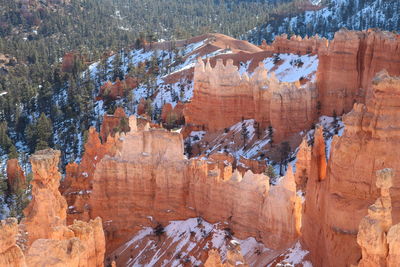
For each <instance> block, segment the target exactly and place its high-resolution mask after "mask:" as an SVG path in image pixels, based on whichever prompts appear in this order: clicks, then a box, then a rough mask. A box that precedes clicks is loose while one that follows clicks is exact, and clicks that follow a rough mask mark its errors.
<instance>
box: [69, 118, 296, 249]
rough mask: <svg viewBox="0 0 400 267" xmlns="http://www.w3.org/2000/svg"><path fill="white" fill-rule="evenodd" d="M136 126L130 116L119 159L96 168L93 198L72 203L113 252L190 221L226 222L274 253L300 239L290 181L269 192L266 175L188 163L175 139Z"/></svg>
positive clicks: (114, 157)
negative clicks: (159, 227)
mask: <svg viewBox="0 0 400 267" xmlns="http://www.w3.org/2000/svg"><path fill="white" fill-rule="evenodd" d="M135 125H136V119H135V117H131V118H130V129H131V131H130V132H128V133H126V134H121V135H120V136H119V137H118V140H116V142H117V145H116V147H118V149H117V150H116V152H115V153H114V154H113V155H105V156H104V157H103V158H102V160H101V161H100V162H98V163H97V165H96V168H95V170H94V173H93V176H92V178H91V181H92V182H91V183H92V187H91V190H90V192H89V194H88V195H89V197H88V198H87V199H84V200H83V201H77V202H76V203H71V205H74V206H75V207H76V208H77V209H80V208H81V207H85V206H86V207H87V209H88V210H89V217H90V218H94V217H96V216H99V217H101V218H103V220H104V222H105V232H106V237H107V247H108V249H109V251H111V250H113V249H115V248H116V247H117V246H119V245H121V244H122V243H124V242H125V241H127V239H128V238H129V237H130V236H132V235H133V234H134V233H135V232H137V231H138V230H139V229H140V227H139V225H149V224H150V222H151V221H157V222H160V223H161V224H163V223H167V222H169V221H172V220H182V219H187V218H193V217H202V218H204V219H205V220H207V221H209V222H211V223H215V222H220V221H226V222H228V223H229V227H231V228H232V230H233V231H234V232H235V235H236V236H238V237H239V238H245V237H249V236H254V237H256V238H257V239H258V240H260V241H263V242H264V243H265V244H266V245H267V246H268V247H271V248H283V247H285V246H286V245H287V243H290V242H293V241H294V240H295V238H296V237H297V235H298V231H299V226H298V225H299V220H300V217H299V216H300V206H299V205H298V203H299V201H300V200H299V198H298V197H297V195H296V190H295V182H294V176H293V175H289V176H288V177H287V178H285V179H284V180H283V181H282V183H281V184H280V185H278V186H275V187H273V188H271V189H270V187H269V179H268V177H266V176H264V175H262V174H253V173H252V172H251V171H247V172H246V173H245V174H244V175H241V174H240V173H239V172H238V171H234V172H233V173H232V166H222V165H218V164H212V163H208V162H207V161H204V160H199V159H192V160H187V159H185V158H184V156H183V140H182V136H181V135H180V134H178V133H172V132H168V131H165V130H162V129H151V128H148V127H147V128H144V129H143V130H138V129H137V127H135ZM116 137H117V136H116ZM133 148H134V149H133ZM84 157H85V156H84ZM210 161H212V160H211V159H210ZM82 171H83V169H82ZM67 175H70V174H67ZM71 179H74V178H73V177H72V176H71ZM255 203H258V204H255ZM78 206H79V207H78ZM277 207H278V208H277ZM149 216H150V217H149ZM78 218H79V216H78ZM149 218H151V220H149Z"/></svg>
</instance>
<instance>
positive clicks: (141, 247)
mask: <svg viewBox="0 0 400 267" xmlns="http://www.w3.org/2000/svg"><path fill="white" fill-rule="evenodd" d="M226 227H227V225H226V223H215V224H210V223H208V222H206V221H204V220H203V219H201V218H190V219H187V220H184V221H171V222H170V223H169V224H168V225H167V226H165V227H164V229H163V230H164V231H165V232H164V233H163V234H162V237H161V238H160V239H158V241H156V240H157V238H155V240H154V236H155V235H154V230H153V228H151V227H144V228H143V229H142V230H140V231H139V232H138V233H137V234H136V235H135V236H134V237H132V239H131V240H130V241H128V242H127V243H125V244H124V245H123V246H122V247H120V248H119V249H117V250H116V251H115V252H114V254H113V255H117V258H118V259H122V258H123V257H124V256H123V255H124V253H128V252H131V253H132V255H133V256H131V257H130V258H128V259H127V262H119V264H121V263H122V264H123V265H124V266H182V262H185V263H186V264H187V263H190V264H191V265H192V266H196V265H197V266H200V265H202V264H204V263H203V262H202V261H201V260H200V258H201V256H204V253H206V252H207V251H208V250H209V249H217V250H218V251H219V253H220V255H221V258H222V260H223V261H225V260H226V255H227V251H228V249H229V248H228V247H229V245H231V244H239V245H240V247H241V250H242V254H243V255H244V257H245V259H246V255H247V256H248V257H250V256H251V257H253V258H254V254H255V253H257V254H258V255H260V254H261V253H266V252H268V251H270V249H268V248H266V247H265V246H264V245H263V244H262V243H260V242H257V241H256V240H255V239H254V238H253V237H250V238H247V239H244V240H241V239H237V238H235V237H234V236H231V235H230V234H229V232H227V231H228V230H226Z"/></svg>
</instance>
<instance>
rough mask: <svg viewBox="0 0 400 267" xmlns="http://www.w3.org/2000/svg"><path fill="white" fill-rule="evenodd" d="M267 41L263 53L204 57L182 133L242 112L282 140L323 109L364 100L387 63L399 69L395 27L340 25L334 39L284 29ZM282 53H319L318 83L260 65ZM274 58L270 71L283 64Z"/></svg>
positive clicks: (218, 124) (226, 123)
mask: <svg viewBox="0 0 400 267" xmlns="http://www.w3.org/2000/svg"><path fill="white" fill-rule="evenodd" d="M262 48H263V49H264V50H265V51H264V52H256V53H254V54H244V53H242V54H232V55H225V56H223V57H219V58H217V59H215V58H213V59H211V60H210V62H207V63H206V64H204V62H201V61H199V62H198V64H197V65H196V66H195V68H194V95H193V98H192V100H191V102H190V103H189V104H187V105H186V106H185V109H184V116H185V121H186V127H187V128H186V131H185V132H184V133H187V132H190V131H191V130H199V129H203V130H206V131H208V132H216V131H218V130H222V129H224V128H226V127H230V126H232V125H234V124H235V123H237V122H239V121H240V120H241V119H242V118H244V119H254V120H255V121H256V122H258V123H260V125H261V127H262V128H263V129H265V128H266V127H268V126H269V125H272V126H273V128H274V129H275V131H276V140H275V141H276V142H280V141H282V140H284V139H287V138H288V137H290V136H292V135H293V134H296V133H298V132H300V131H303V130H307V129H309V127H310V126H311V124H312V123H313V122H315V120H316V118H317V117H318V116H319V115H329V116H331V115H333V114H334V113H336V114H344V113H346V112H349V111H350V110H351V108H352V107H353V104H354V103H355V102H357V103H365V102H366V99H367V98H369V96H368V95H367V93H368V92H367V90H366V89H367V88H369V87H370V86H371V83H372V79H373V77H374V76H375V75H376V73H377V72H379V71H381V70H382V69H386V70H387V71H388V73H389V74H390V75H400V63H399V62H400V38H399V36H398V35H397V34H394V33H389V32H381V31H377V30H369V31H362V32H357V31H347V30H341V31H339V32H337V33H336V35H335V38H334V39H333V40H332V41H328V40H326V39H324V38H319V37H318V36H316V37H311V38H304V39H302V38H300V37H298V36H292V37H291V38H290V39H287V36H285V35H283V36H280V37H277V38H276V40H275V41H274V43H273V44H272V45H271V46H268V45H264V46H263V47H262ZM274 53H278V54H275V55H274ZM279 53H292V54H301V55H305V54H316V55H318V70H317V78H316V83H315V84H314V83H312V82H311V83H310V82H309V81H307V79H302V80H301V79H300V80H299V82H297V83H296V82H294V83H292V84H288V83H279V82H277V81H276V79H275V78H274V76H273V75H272V74H270V75H267V70H265V69H263V67H262V66H259V67H257V65H258V64H260V62H263V61H264V60H265V59H266V58H268V57H272V56H275V57H276V59H279ZM281 56H282V55H281ZM223 61H225V62H226V65H224V64H223ZM214 62H216V63H214ZM246 62H247V64H248V66H247V71H249V72H250V71H254V74H253V76H251V78H249V76H250V75H249V74H247V73H243V70H242V66H243V64H245V63H246ZM275 63H276V64H275V66H274V67H273V68H272V71H273V70H274V69H275V68H277V67H279V64H281V63H279V60H277V62H275ZM212 65H215V67H212ZM261 65H262V64H261ZM236 66H240V69H241V71H240V72H238V68H237V67H236ZM303 78H304V77H303ZM299 83H300V85H299Z"/></svg>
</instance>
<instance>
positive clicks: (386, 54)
mask: <svg viewBox="0 0 400 267" xmlns="http://www.w3.org/2000/svg"><path fill="white" fill-rule="evenodd" d="M318 57H319V65H318V71H317V88H318V95H319V101H320V102H321V112H322V114H326V115H332V114H333V111H334V110H335V111H336V113H337V114H342V113H343V111H344V112H349V111H350V110H351V109H352V107H353V104H354V102H357V103H365V97H366V93H367V91H366V90H367V89H368V88H369V87H370V86H371V82H372V79H373V78H374V76H375V75H376V73H378V72H380V71H381V70H383V69H386V70H387V71H388V72H389V74H390V75H395V76H396V75H400V37H399V35H398V34H395V33H390V32H381V31H374V30H369V31H362V32H357V31H347V30H340V31H339V32H337V33H336V34H335V37H334V39H333V40H332V41H330V43H329V46H323V49H320V50H319V52H318Z"/></svg>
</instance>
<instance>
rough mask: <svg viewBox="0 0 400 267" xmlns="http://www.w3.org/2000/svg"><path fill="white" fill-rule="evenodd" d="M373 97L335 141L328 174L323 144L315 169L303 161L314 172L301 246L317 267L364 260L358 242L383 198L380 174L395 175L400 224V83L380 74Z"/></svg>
mask: <svg viewBox="0 0 400 267" xmlns="http://www.w3.org/2000/svg"><path fill="white" fill-rule="evenodd" d="M368 95H369V97H368V98H367V101H366V102H367V103H366V105H364V104H355V105H354V109H353V110H352V111H351V112H350V113H349V114H347V115H346V116H344V123H345V131H344V134H343V136H341V137H338V136H335V137H334V138H333V141H332V144H331V151H330V157H329V158H330V159H329V162H328V165H327V167H326V168H325V167H324V164H325V163H324V161H325V160H324V159H323V153H322V154H321V151H324V150H325V149H323V148H321V145H324V143H323V142H319V141H315V144H316V145H315V146H314V148H313V151H312V153H311V157H310V161H311V163H310V164H304V161H300V159H299V162H303V163H302V165H303V166H307V165H308V166H310V169H309V170H307V171H306V174H307V177H308V179H307V185H306V201H305V207H304V214H303V216H302V241H303V244H305V245H306V247H307V248H308V249H309V250H310V252H311V258H312V262H313V264H314V265H315V266H345V265H346V264H347V265H348V264H356V263H357V261H358V259H359V258H360V257H361V250H360V248H359V246H358V245H357V242H356V237H357V232H358V227H359V224H360V221H361V219H362V218H364V217H365V215H366V214H367V209H368V206H369V205H371V204H372V203H374V202H375V200H376V199H377V198H378V197H379V188H378V187H377V186H376V185H375V184H376V176H375V173H376V171H377V170H380V169H383V168H392V169H393V171H394V178H393V187H392V188H391V195H392V203H393V210H392V215H393V222H394V223H397V222H399V221H400V176H399V175H400V172H399V171H400V163H399V161H398V151H397V149H394V148H396V147H399V144H400V134H399V133H400V132H399V129H400V120H399V118H400V104H399V103H400V78H395V77H390V76H389V75H388V74H387V72H381V73H380V74H379V75H378V76H377V77H376V78H375V79H374V82H373V88H372V90H371V92H370V93H369V94H368ZM318 151H320V152H318ZM305 154H307V153H305ZM321 159H322V160H321ZM302 169H304V167H302ZM324 169H326V178H325V179H321V175H323V174H324ZM299 180H301V179H299Z"/></svg>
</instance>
